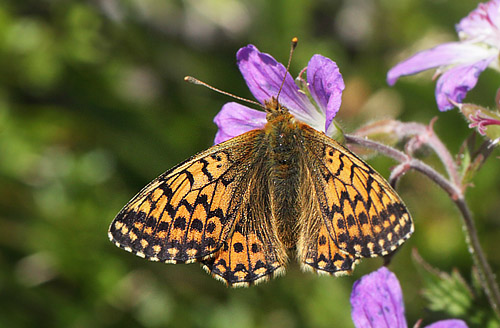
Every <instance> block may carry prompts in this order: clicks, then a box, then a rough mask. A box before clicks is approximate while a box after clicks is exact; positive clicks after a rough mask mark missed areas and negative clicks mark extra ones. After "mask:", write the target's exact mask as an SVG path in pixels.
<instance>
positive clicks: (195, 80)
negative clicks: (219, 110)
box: [184, 76, 262, 107]
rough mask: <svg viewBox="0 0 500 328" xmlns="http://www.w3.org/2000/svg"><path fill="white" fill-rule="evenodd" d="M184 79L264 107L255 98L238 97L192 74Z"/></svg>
mask: <svg viewBox="0 0 500 328" xmlns="http://www.w3.org/2000/svg"><path fill="white" fill-rule="evenodd" d="M184 81H186V82H189V83H193V84H196V85H202V86H204V87H207V88H209V89H210V90H213V91H215V92H218V93H222V94H223V95H226V96H229V97H231V98H234V99H238V100H240V101H243V102H247V103H250V104H254V105H257V106H259V107H262V104H261V103H258V102H256V101H253V100H250V99H246V98H243V97H238V96H236V95H233V94H232V93H229V92H226V91H222V90H220V89H217V88H216V87H213V86H211V85H210V84H208V83H205V82H202V81H200V80H198V79H197V78H194V77H192V76H186V77H184Z"/></svg>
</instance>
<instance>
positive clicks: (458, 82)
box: [436, 57, 495, 112]
mask: <svg viewBox="0 0 500 328" xmlns="http://www.w3.org/2000/svg"><path fill="white" fill-rule="evenodd" d="M493 59H495V57H490V58H487V59H483V60H481V61H478V62H476V63H472V64H463V65H459V66H456V67H453V68H452V69H450V70H448V71H447V72H445V73H443V75H441V76H440V77H439V79H438V81H437V84H436V102H437V104H438V108H439V110H440V111H442V112H443V111H446V110H449V109H452V108H454V107H455V105H453V103H452V102H451V101H453V102H455V103H461V102H462V100H463V99H464V98H465V95H466V94H467V92H468V91H469V90H471V89H472V88H474V86H475V85H476V83H477V79H478V78H479V75H480V74H481V72H482V71H484V70H485V69H486V67H488V65H489V63H490V62H491V61H492V60H493ZM450 100H451V101H450Z"/></svg>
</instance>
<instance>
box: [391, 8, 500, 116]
mask: <svg viewBox="0 0 500 328" xmlns="http://www.w3.org/2000/svg"><path fill="white" fill-rule="evenodd" d="M456 30H457V33H458V36H459V39H460V41H459V42H449V43H444V44H441V45H438V46H437V47H435V48H432V49H428V50H424V51H421V52H418V53H417V54H415V55H414V56H413V57H410V58H408V59H407V60H405V61H403V62H401V63H399V64H397V65H396V66H394V67H393V68H392V69H391V70H390V71H389V72H388V73H387V83H389V84H390V85H393V84H394V83H396V80H397V79H398V78H399V77H400V76H403V75H411V74H415V73H417V72H420V71H424V70H427V69H430V68H434V67H437V72H436V76H437V75H440V74H441V76H440V77H439V79H438V81H437V85H436V101H437V105H438V108H439V110H440V111H445V110H449V109H452V108H453V107H455V104H457V103H461V102H462V100H463V99H464V98H465V95H466V94H467V92H468V91H469V90H471V89H472V88H474V86H475V85H476V83H477V79H478V77H479V75H480V74H481V72H482V71H484V70H485V69H486V68H487V67H493V68H495V69H497V70H498V69H499V54H500V0H491V1H489V2H487V3H481V4H479V6H478V7H477V8H476V9H475V10H473V11H472V12H471V13H470V14H469V15H468V16H467V17H465V18H463V19H462V20H461V21H460V23H458V24H457V25H456Z"/></svg>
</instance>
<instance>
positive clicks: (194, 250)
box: [109, 130, 286, 284]
mask: <svg viewBox="0 0 500 328" xmlns="http://www.w3.org/2000/svg"><path fill="white" fill-rule="evenodd" d="M261 137H262V131H261V130H254V131H250V132H247V133H245V134H243V135H240V136H238V137H236V138H233V139H231V140H228V141H226V142H224V143H221V144H219V145H215V146H213V147H212V148H210V149H208V150H206V151H204V152H201V153H199V154H197V155H195V156H193V157H192V158H190V159H188V160H187V161H185V162H183V163H181V164H179V165H178V166H176V167H174V168H173V169H171V170H169V171H167V172H166V173H164V174H162V175H161V176H159V177H158V178H157V179H155V180H153V181H152V182H151V183H150V184H148V185H147V186H146V187H145V188H144V189H143V190H142V191H140V192H139V193H138V194H137V195H136V196H135V197H134V198H133V199H132V200H131V201H130V202H129V203H128V204H127V205H125V207H124V208H123V209H122V210H121V211H120V213H119V214H118V215H117V216H116V218H115V219H114V221H113V222H112V223H111V226H110V228H109V237H110V239H111V240H112V241H113V242H114V243H115V244H116V245H117V246H118V247H121V248H123V249H125V250H127V251H129V252H132V253H134V254H136V255H138V256H141V257H145V258H147V259H149V260H152V261H162V262H167V263H178V262H186V263H189V262H194V261H204V265H205V267H206V269H207V270H208V271H211V272H212V273H213V274H214V275H216V276H218V277H220V278H222V280H225V281H227V282H228V283H229V284H233V283H238V282H243V281H253V280H256V279H259V278H261V277H262V276H265V275H267V274H269V273H271V272H273V271H275V270H277V269H279V268H280V267H281V266H282V265H283V263H284V261H285V260H284V258H285V257H286V255H285V257H284V256H283V254H281V253H280V252H279V250H280V249H282V248H283V247H280V245H279V240H278V239H277V238H276V237H275V235H276V233H275V232H273V229H272V228H270V226H271V225H270V219H269V218H268V217H266V214H265V213H270V211H267V212H266V211H265V207H266V205H265V204H263V202H264V201H263V199H265V198H266V197H268V195H266V194H265V191H263V192H262V191H258V190H261V188H260V186H259V185H256V183H258V182H260V181H258V182H257V181H256V180H255V177H256V176H261V179H265V178H266V177H265V175H264V174H263V173H262V172H260V170H259V169H258V167H259V166H258V163H253V162H252V160H254V161H255V160H257V161H259V159H260V160H262V158H263V157H262V156H256V154H255V152H258V151H259V149H260V148H259V146H262V145H263V143H262V142H259V140H260V139H261ZM261 164H262V163H261ZM252 181H254V182H252ZM256 193H258V194H256ZM254 221H255V222H254ZM244 254H246V256H244ZM210 257H212V258H211V259H210ZM243 273H245V275H244V274H243Z"/></svg>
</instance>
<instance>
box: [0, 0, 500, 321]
mask: <svg viewBox="0 0 500 328" xmlns="http://www.w3.org/2000/svg"><path fill="white" fill-rule="evenodd" d="M475 6H476V3H473V2H465V1H464V2H457V1H451V0H442V1H433V0H424V1H420V0H401V1H393V0H380V1H370V0H344V1H327V0H317V1H307V0H277V1H265V0H243V1H237V0H184V1H181V0H167V1H154V0H125V1H118V0H93V1H76V0H73V1H72V0H66V1H60V0H59V1H56V0H39V1H33V0H27V1H16V0H5V1H3V2H1V3H0V194H1V197H0V267H1V268H2V270H0V326H1V327H33V326H37V327H140V326H142V327H166V326H171V327H197V326H204V327H352V323H351V319H350V305H349V295H350V290H351V286H352V283H353V281H354V280H355V279H357V278H359V277H360V276H361V275H363V274H365V273H368V272H370V271H371V270H373V269H375V268H376V267H378V266H379V265H381V263H382V260H380V259H373V260H365V261H363V263H362V264H360V265H359V266H358V267H357V269H356V270H355V272H354V275H353V277H343V278H333V277H325V276H321V277H318V276H316V275H313V274H310V273H302V272H301V271H300V270H299V267H298V265H297V264H296V263H291V264H290V265H289V267H288V272H287V275H286V276H284V277H280V278H277V279H274V280H273V281H271V282H269V283H265V284H261V285H259V286H256V287H252V288H249V289H228V288H226V287H224V286H223V285H222V284H221V283H220V282H218V281H216V280H214V279H212V278H211V277H210V276H208V275H207V274H206V273H204V272H203V271H202V270H201V269H200V268H199V267H198V266H197V265H164V264H159V263H150V262H147V261H145V260H143V259H140V258H137V257H135V256H132V255H131V254H128V253H126V252H124V251H122V250H119V249H118V248H116V247H115V246H113V245H112V244H111V243H110V242H109V241H108V238H107V228H108V225H109V223H110V222H111V220H112V219H113V217H114V216H115V214H116V213H117V212H118V211H119V210H120V208H121V206H123V205H124V204H125V203H126V202H127V201H128V200H129V199H130V198H131V197H132V196H133V195H134V194H135V193H136V192H137V191H138V190H140V188H142V187H143V186H144V185H145V184H146V183H147V182H149V181H150V180H152V179H153V178H154V177H155V176H157V175H158V174H160V173H161V172H163V171H165V170H167V169H168V168H170V167H172V166H174V165H175V164H176V163H178V162H180V161H182V160H183V159H185V158H187V157H189V156H191V155H192V154H194V153H196V152H198V151H200V150H203V149H205V148H207V147H209V146H210V145H211V144H212V138H213V136H214V135H215V131H216V128H215V126H214V125H213V124H212V123H211V120H212V118H213V116H214V115H215V114H216V113H217V111H218V110H219V109H220V108H221V106H222V105H223V104H224V103H225V102H226V101H228V99H227V98H226V97H224V96H221V95H219V94H215V93H213V92H211V91H209V90H206V89H203V88H198V87H196V86H193V85H189V84H187V83H185V82H183V77H184V76H185V75H194V76H196V77H198V78H200V79H202V80H204V81H207V82H209V83H210V84H212V85H214V86H217V87H219V88H221V89H223V90H227V91H230V92H233V93H235V94H237V95H240V96H243V97H251V95H250V94H249V92H248V90H247V89H246V86H245V83H244V81H243V79H242V78H241V76H240V74H239V72H238V69H237V67H236V66H235V53H236V51H237V50H238V49H239V48H240V47H241V46H244V45H246V44H248V43H253V44H255V45H256V46H257V47H259V49H260V50H262V51H265V52H268V53H271V54H272V55H273V56H274V57H275V58H276V59H277V60H280V61H282V62H283V61H286V59H287V56H288V48H289V42H290V39H291V37H293V36H298V37H299V40H300V41H299V47H298V48H297V51H296V53H295V56H294V59H293V63H292V67H291V72H292V74H294V75H296V74H297V73H298V72H299V71H300V69H302V68H303V67H304V66H305V65H306V64H307V61H308V59H309V58H310V57H311V56H312V55H313V54H315V53H321V54H323V55H325V56H328V57H330V58H332V59H334V60H335V61H337V63H338V65H339V67H340V69H341V72H342V73H343V75H344V79H345V81H346V90H345V93H344V97H343V103H342V107H341V110H340V113H339V121H340V122H341V124H342V125H343V126H344V128H345V130H346V131H347V132H349V131H352V130H353V129H355V128H356V127H359V126H360V125H361V124H363V123H366V122H369V121H373V120H376V119H382V118H398V119H401V120H404V121H412V120H414V121H418V122H421V123H424V124H426V123H428V122H429V121H430V120H431V119H432V118H433V117H435V116H438V117H439V120H438V122H437V123H436V125H435V127H436V131H437V133H438V135H440V136H442V137H443V140H444V141H445V143H446V144H447V145H449V147H450V149H451V151H452V152H454V153H456V152H457V151H458V149H459V147H460V145H461V144H462V142H463V140H464V139H465V138H466V137H467V136H468V135H469V134H470V132H471V131H470V130H469V129H468V128H467V123H466V122H465V121H464V120H463V119H462V118H460V114H459V113H458V111H450V112H446V113H439V112H438V111H437V108H436V104H435V101H434V96H433V95H434V83H433V82H432V81H431V79H430V77H431V76H432V73H429V74H420V75H419V76H417V77H411V78H405V79H402V80H401V81H399V82H398V83H397V84H396V86H395V87H394V88H389V87H388V86H387V85H386V83H385V74H386V72H387V70H388V69H389V68H390V67H391V65H393V64H395V63H396V62H397V61H398V60H400V59H403V58H405V57H407V56H408V55H410V54H412V53H413V52H415V51H417V50H421V49H425V48H427V47H429V46H432V45H435V44H438V43H440V42H442V41H446V40H454V39H455V38H456V36H455V32H454V24H455V23H457V22H458V21H459V20H460V19H461V18H462V17H463V16H465V15H466V14H467V13H468V12H469V11H470V10H472V9H474V8H475ZM497 87H498V75H497V73H495V72H487V73H485V74H483V75H482V76H481V78H480V80H479V83H478V86H477V87H476V89H475V90H474V91H473V92H471V93H469V95H468V98H467V101H468V102H471V103H474V102H476V103H478V104H480V105H482V106H490V107H494V106H492V105H493V104H494V98H495V93H496V88H497ZM426 161H428V162H430V163H432V164H433V165H436V166H438V165H439V162H438V161H437V160H436V158H434V157H433V156H430V157H428V158H426ZM370 163H371V164H373V165H374V166H375V168H377V169H378V170H379V171H380V172H381V173H382V174H383V175H385V176H388V173H389V168H390V166H391V165H394V163H393V162H391V161H390V160H387V159H384V158H380V157H377V158H374V159H370ZM497 172H498V159H497V158H496V157H495V156H492V157H491V158H490V160H489V161H488V162H486V163H485V164H484V166H483V167H482V169H481V171H480V172H479V173H478V174H477V176H476V177H475V179H474V181H473V183H474V186H475V187H474V188H471V189H470V190H469V192H468V195H467V196H468V200H469V201H470V205H471V208H472V210H473V212H474V213H475V217H476V220H477V225H478V229H479V232H480V238H481V242H482V245H483V246H484V249H485V251H486V254H487V255H488V258H489V260H490V263H491V264H492V266H493V270H494V271H497V270H498V268H499V267H500V253H499V252H497V251H496V250H497V248H498V233H499V231H500V229H499V228H500V227H499V220H498V213H499V212H500V202H499V201H498V199H499V189H498V186H499V185H500V181H499V180H500V178H499V176H498V175H497V174H496V173H497ZM399 191H400V193H401V195H402V197H403V198H404V199H405V201H406V203H407V205H408V207H409V208H410V210H411V212H412V214H413V216H414V219H415V225H416V232H415V234H414V236H413V237H412V238H411V239H410V240H409V241H408V242H407V243H406V244H405V245H404V247H402V249H401V250H400V251H399V252H398V254H397V256H395V257H394V259H393V262H392V264H391V267H390V268H391V270H393V271H394V272H395V273H396V274H397V276H398V278H399V279H400V281H401V285H402V288H403V291H404V293H405V302H406V309H407V310H406V311H407V317H408V322H409V323H410V324H411V323H414V322H416V321H417V320H418V319H419V318H421V317H423V318H424V322H433V321H435V319H436V318H437V317H434V316H435V314H434V313H432V312H427V313H426V312H425V311H424V309H425V307H426V303H425V301H424V300H423V299H422V297H421V294H420V291H421V289H422V284H423V282H422V278H421V277H420V276H419V274H418V272H417V271H416V270H415V263H414V262H412V261H411V259H410V251H411V249H412V248H417V249H418V250H419V252H420V254H421V255H422V257H423V258H424V259H426V261H428V262H429V263H430V264H431V265H432V266H435V267H437V268H439V269H440V270H442V271H445V272H450V271H451V270H452V268H456V269H457V270H458V271H459V272H462V273H463V275H464V276H465V277H469V276H470V272H471V264H472V261H471V259H470V256H469V254H468V252H467V249H466V245H465V242H464V236H463V234H462V232H461V223H460V219H459V216H458V212H457V211H456V210H455V209H454V207H453V204H452V202H451V201H450V200H449V199H448V198H447V196H446V195H445V194H444V193H443V192H442V191H441V190H439V189H438V188H437V187H436V186H434V185H432V184H431V183H430V182H429V181H428V180H426V179H421V178H420V175H418V174H416V173H411V174H409V175H408V176H407V177H405V178H404V179H403V180H402V181H401V184H400V188H399ZM424 313H426V314H425V316H424Z"/></svg>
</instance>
